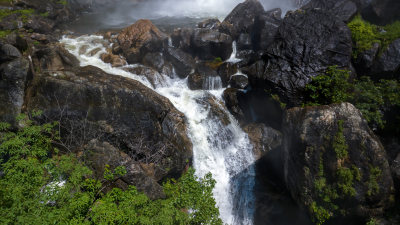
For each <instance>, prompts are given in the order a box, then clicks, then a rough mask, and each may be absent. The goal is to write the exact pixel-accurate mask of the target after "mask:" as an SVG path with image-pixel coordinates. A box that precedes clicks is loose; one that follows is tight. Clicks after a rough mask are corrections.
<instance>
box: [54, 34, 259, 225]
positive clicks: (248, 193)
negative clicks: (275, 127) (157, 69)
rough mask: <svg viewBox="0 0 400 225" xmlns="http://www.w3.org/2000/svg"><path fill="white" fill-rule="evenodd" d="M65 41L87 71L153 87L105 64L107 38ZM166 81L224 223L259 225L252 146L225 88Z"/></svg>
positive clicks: (162, 88) (165, 90) (163, 90)
mask: <svg viewBox="0 0 400 225" xmlns="http://www.w3.org/2000/svg"><path fill="white" fill-rule="evenodd" d="M60 42H61V43H63V44H64V45H65V47H66V49H68V50H69V51H70V52H71V53H72V54H73V55H75V56H76V57H77V58H78V59H79V61H80V62H81V66H87V65H92V66H96V67H99V68H100V69H102V70H104V71H105V72H107V73H110V74H115V75H121V76H125V77H128V78H131V79H135V80H138V81H140V82H142V83H143V84H144V85H146V86H147V87H149V88H152V86H151V84H150V82H149V81H148V80H147V79H146V78H145V77H144V76H140V75H137V74H132V73H129V72H126V71H125V70H124V69H123V68H114V67H111V65H110V64H107V63H104V62H103V61H102V60H101V59H100V55H101V54H102V53H105V52H106V47H105V46H104V44H105V43H104V42H105V41H104V40H103V38H102V37H101V36H93V35H92V36H81V37H78V38H68V37H64V38H63V39H62V40H60ZM83 46H88V47H83ZM85 48H86V50H85ZM96 48H100V51H99V52H98V53H96V54H95V55H91V54H90V53H89V52H90V51H91V50H93V49H96ZM80 49H81V53H82V54H80ZM82 49H83V50H85V51H83V50H82ZM129 66H131V65H128V66H126V67H129ZM164 78H165V79H163V80H162V81H161V82H162V84H156V87H155V89H154V90H155V91H156V92H158V93H159V94H161V95H163V96H165V97H167V98H168V99H169V100H170V101H171V102H172V103H173V104H174V106H175V107H176V108H177V109H178V110H179V111H181V112H182V113H184V115H185V116H186V118H187V122H188V125H189V126H188V136H189V137H190V138H191V141H192V142H193V161H194V162H193V164H194V165H193V166H194V168H195V170H196V175H197V176H199V177H203V176H204V175H205V174H207V173H208V172H211V173H212V175H213V178H214V179H215V180H216V181H217V183H216V186H215V189H214V197H215V199H216V202H217V206H218V207H219V210H220V216H221V219H222V220H223V221H224V223H227V224H235V225H236V224H246V225H247V224H248V225H250V224H253V215H254V194H253V188H254V184H255V180H254V178H255V171H254V165H253V164H254V156H253V151H252V145H251V144H250V142H249V139H248V136H247V134H246V133H245V132H243V130H242V129H241V128H240V126H239V124H238V122H237V121H236V120H235V119H234V117H233V116H232V115H231V114H230V113H229V112H228V111H227V110H226V108H225V107H224V106H223V100H222V97H221V96H222V93H223V91H224V89H222V85H221V84H220V82H219V81H218V78H215V79H213V80H209V81H207V82H209V84H208V85H209V86H208V87H209V89H212V90H198V91H193V90H190V89H189V88H188V85H187V79H179V78H170V77H168V76H164ZM152 89H153V88H152ZM215 111H217V113H215Z"/></svg>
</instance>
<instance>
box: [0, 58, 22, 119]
mask: <svg viewBox="0 0 400 225" xmlns="http://www.w3.org/2000/svg"><path fill="white" fill-rule="evenodd" d="M28 76H29V62H28V60H26V59H24V58H17V59H14V60H12V61H8V62H5V63H3V64H0V102H1V104H0V121H2V122H8V123H10V124H12V125H13V126H16V125H17V124H16V121H15V118H16V117H17V116H18V115H19V114H20V113H21V109H22V105H23V103H24V96H25V88H26V83H27V80H28Z"/></svg>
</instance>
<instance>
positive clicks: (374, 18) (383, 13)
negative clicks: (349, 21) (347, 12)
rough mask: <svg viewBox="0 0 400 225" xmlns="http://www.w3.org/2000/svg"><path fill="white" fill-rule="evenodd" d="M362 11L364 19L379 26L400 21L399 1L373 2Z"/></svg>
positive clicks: (381, 0) (369, 2) (378, 0)
mask: <svg viewBox="0 0 400 225" xmlns="http://www.w3.org/2000/svg"><path fill="white" fill-rule="evenodd" d="M367 2H368V5H367V7H365V8H364V9H363V11H362V16H363V18H364V19H366V20H368V21H370V22H372V23H374V24H379V25H385V24H389V23H392V22H394V21H396V20H400V14H399V12H398V11H399V8H400V2H399V1H397V0H372V1H367Z"/></svg>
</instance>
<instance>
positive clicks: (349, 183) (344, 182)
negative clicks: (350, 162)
mask: <svg viewBox="0 0 400 225" xmlns="http://www.w3.org/2000/svg"><path fill="white" fill-rule="evenodd" d="M336 176H337V185H338V188H339V190H340V191H341V193H342V194H343V195H345V196H355V195H356V190H355V189H354V187H353V180H354V175H353V171H352V170H350V169H349V168H345V167H341V168H339V169H338V170H337V172H336Z"/></svg>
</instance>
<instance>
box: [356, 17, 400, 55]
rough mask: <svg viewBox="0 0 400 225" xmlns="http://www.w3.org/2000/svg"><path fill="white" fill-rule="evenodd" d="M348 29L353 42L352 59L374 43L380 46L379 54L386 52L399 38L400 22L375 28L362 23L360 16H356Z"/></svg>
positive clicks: (364, 22)
mask: <svg viewBox="0 0 400 225" xmlns="http://www.w3.org/2000/svg"><path fill="white" fill-rule="evenodd" d="M348 27H349V28H350V30H351V36H352V39H353V42H354V49H353V57H354V58H357V56H358V54H360V53H362V52H364V51H366V50H369V49H371V48H372V46H373V44H374V43H379V44H381V49H380V52H382V51H383V50H386V49H387V47H388V46H389V45H390V43H392V42H393V41H394V40H396V39H398V38H400V21H396V22H394V23H392V24H389V25H386V26H384V27H380V26H376V25H373V24H370V23H368V22H366V21H364V20H363V19H362V18H361V16H360V15H358V16H356V17H355V18H354V19H353V20H352V21H350V23H348Z"/></svg>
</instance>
